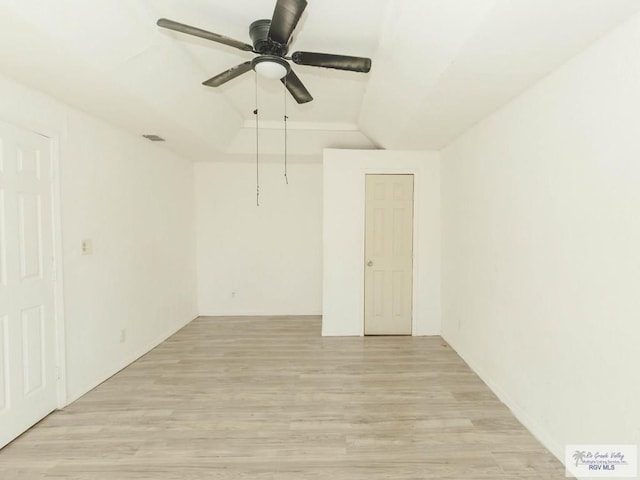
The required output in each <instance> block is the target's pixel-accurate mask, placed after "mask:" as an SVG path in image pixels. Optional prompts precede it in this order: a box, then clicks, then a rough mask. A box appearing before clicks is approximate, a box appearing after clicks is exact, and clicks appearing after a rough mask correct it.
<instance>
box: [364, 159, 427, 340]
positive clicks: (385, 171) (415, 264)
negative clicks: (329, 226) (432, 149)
mask: <svg viewBox="0 0 640 480" xmlns="http://www.w3.org/2000/svg"><path fill="white" fill-rule="evenodd" d="M360 175H361V178H360V192H361V195H362V205H361V206H362V210H361V212H360V215H361V218H362V221H361V222H360V226H361V232H360V238H361V242H360V258H361V259H362V269H361V279H360V280H361V285H362V298H361V301H360V311H359V317H360V320H361V321H360V336H362V337H363V336H365V333H364V332H365V327H364V322H365V317H364V304H365V288H364V282H365V268H366V266H365V261H366V260H365V241H366V238H365V237H366V226H365V224H366V222H365V215H366V203H367V202H366V195H365V191H366V188H365V187H366V180H367V175H413V260H412V275H413V279H412V285H411V336H415V335H416V330H417V318H416V308H417V306H416V299H417V295H418V292H417V291H416V290H417V286H418V282H417V279H418V273H419V263H420V262H419V255H420V247H419V243H418V237H419V235H418V234H419V232H418V229H419V223H418V219H419V218H420V211H419V207H420V202H419V201H418V199H419V196H420V189H419V188H418V185H420V181H419V179H420V171H419V170H418V169H415V168H410V167H397V168H363V169H362V170H361V171H360Z"/></svg>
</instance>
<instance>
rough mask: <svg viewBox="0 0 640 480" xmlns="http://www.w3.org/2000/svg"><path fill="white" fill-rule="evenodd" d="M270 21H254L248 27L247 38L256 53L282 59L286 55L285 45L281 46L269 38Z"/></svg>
mask: <svg viewBox="0 0 640 480" xmlns="http://www.w3.org/2000/svg"><path fill="white" fill-rule="evenodd" d="M270 28H271V20H269V19H263V20H256V21H255V22H253V23H252V24H251V25H250V26H249V36H250V37H251V42H252V43H253V48H254V50H255V51H256V52H257V53H261V54H266V55H275V56H279V57H282V56H284V55H286V54H287V51H288V48H287V45H281V44H279V43H278V42H274V41H273V40H271V39H270V38H269V29H270Z"/></svg>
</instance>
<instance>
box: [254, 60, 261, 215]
mask: <svg viewBox="0 0 640 480" xmlns="http://www.w3.org/2000/svg"><path fill="white" fill-rule="evenodd" d="M255 78H256V109H255V110H254V111H253V114H254V115H255V116H256V207H259V206H260V167H259V163H258V161H259V158H260V154H259V152H260V135H259V128H258V72H256V74H255Z"/></svg>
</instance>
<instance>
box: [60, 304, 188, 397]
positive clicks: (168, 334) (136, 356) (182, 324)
mask: <svg viewBox="0 0 640 480" xmlns="http://www.w3.org/2000/svg"><path fill="white" fill-rule="evenodd" d="M196 318H198V317H197V316H196V317H193V318H191V319H190V320H184V321H181V322H180V323H178V324H176V325H174V326H173V327H172V328H170V329H169V331H168V332H165V333H163V334H161V335H159V336H158V337H156V338H155V339H154V340H153V341H151V342H150V343H148V344H147V345H146V346H145V347H143V348H141V349H139V350H137V351H136V352H135V353H134V354H133V355H130V356H128V357H126V359H125V361H124V364H123V365H122V366H121V367H119V368H117V369H116V370H115V371H114V372H113V373H110V374H107V375H106V376H104V375H103V376H101V378H102V380H99V381H97V382H95V383H94V384H90V386H89V387H85V388H84V389H83V393H80V394H77V395H75V396H74V397H71V398H69V397H67V401H66V403H65V405H64V407H67V406H69V405H71V404H72V403H73V402H75V401H76V400H78V399H80V398H82V397H83V396H84V395H86V394H87V393H89V392H90V391H91V390H93V389H94V388H96V387H97V386H99V385H101V384H102V383H104V382H106V381H107V380H109V379H110V378H111V377H113V376H114V375H117V374H118V373H119V372H121V371H122V370H124V369H125V368H127V367H128V366H129V365H131V364H132V363H133V362H135V361H136V360H138V359H139V358H140V357H142V356H143V355H146V354H147V353H149V352H150V351H151V350H153V349H154V348H156V347H157V346H158V345H160V344H161V343H162V342H164V341H166V340H167V339H168V338H169V337H172V336H173V335H175V334H176V333H178V332H179V331H180V330H182V329H183V328H184V327H186V326H187V325H189V324H190V323H191V322H193V321H194V320H195V319H196ZM64 407H63V408H64Z"/></svg>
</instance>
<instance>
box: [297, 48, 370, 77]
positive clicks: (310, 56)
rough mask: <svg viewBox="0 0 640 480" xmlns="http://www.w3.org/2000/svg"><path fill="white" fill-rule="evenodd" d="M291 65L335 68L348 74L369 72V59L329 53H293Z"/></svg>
mask: <svg viewBox="0 0 640 480" xmlns="http://www.w3.org/2000/svg"><path fill="white" fill-rule="evenodd" d="M291 60H293V63H297V64H298V65H309V66H312V67H324V68H335V69H337V70H348V71H350V72H361V73H368V72H369V70H371V59H370V58H365V57H350V56H348V55H333V54H330V53H316V52H294V54H293V55H291Z"/></svg>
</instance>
